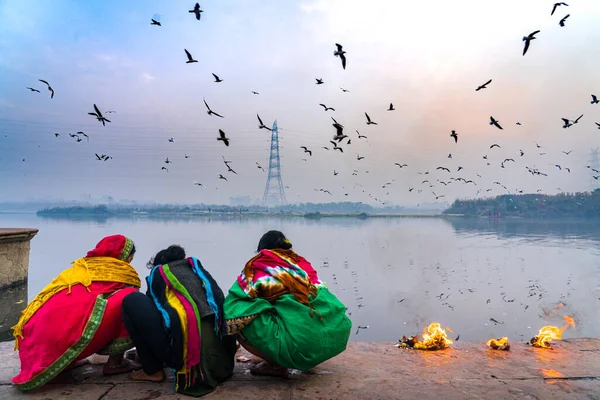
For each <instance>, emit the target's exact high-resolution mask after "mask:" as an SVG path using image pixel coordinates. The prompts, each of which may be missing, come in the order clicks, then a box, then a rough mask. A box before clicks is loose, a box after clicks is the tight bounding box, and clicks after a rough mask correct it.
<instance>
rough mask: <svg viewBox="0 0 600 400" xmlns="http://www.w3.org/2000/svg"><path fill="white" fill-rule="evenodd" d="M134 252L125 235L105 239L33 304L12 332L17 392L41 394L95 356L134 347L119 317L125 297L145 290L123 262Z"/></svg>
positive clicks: (25, 311) (136, 275) (120, 351)
mask: <svg viewBox="0 0 600 400" xmlns="http://www.w3.org/2000/svg"><path fill="white" fill-rule="evenodd" d="M132 249H133V242H132V241H131V240H130V239H128V238H126V237H125V236H122V235H114V236H109V237H106V238H104V239H102V240H101V241H100V242H99V243H98V245H97V246H96V248H95V249H94V250H92V251H90V252H88V254H87V255H86V257H84V258H80V259H78V260H75V261H74V262H73V266H72V267H71V268H68V269H66V270H64V271H63V272H62V273H61V274H60V275H58V276H57V277H56V278H55V279H54V280H53V281H52V282H51V283H50V284H49V285H48V286H46V287H45V288H44V289H42V291H41V292H40V293H39V294H38V295H37V296H36V297H35V298H34V299H33V300H32V301H31V302H30V303H29V305H28V306H27V308H26V309H25V310H24V311H23V313H22V315H21V318H20V319H19V322H18V323H17V325H15V326H14V327H13V330H14V332H13V336H14V337H15V349H16V350H19V358H20V359H21V372H20V373H19V374H18V375H17V376H15V377H14V378H13V379H12V381H13V383H15V384H16V385H17V387H18V388H19V389H21V390H23V391H27V390H32V389H37V388H39V387H41V386H43V385H44V384H46V383H47V382H49V381H50V380H52V379H53V378H54V377H56V376H57V375H58V374H59V373H60V372H62V371H63V370H64V369H65V368H66V367H68V366H69V365H70V364H71V363H73V362H75V361H78V360H81V359H84V358H87V357H89V356H91V355H92V354H96V353H98V354H106V355H114V354H121V353H123V352H124V351H125V350H127V349H130V348H131V347H133V344H132V342H131V340H130V339H129V337H128V336H129V335H128V334H127V331H126V329H125V326H124V325H123V321H122V317H121V302H122V300H123V298H124V297H125V296H126V295H127V294H129V293H132V292H134V291H137V290H138V289H139V287H140V286H141V282H140V278H139V276H138V274H137V272H136V271H135V269H134V268H133V267H132V266H131V265H130V264H128V263H126V262H125V261H124V260H126V259H127V258H128V257H129V256H130V254H131V252H132Z"/></svg>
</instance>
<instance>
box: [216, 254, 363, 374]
mask: <svg viewBox="0 0 600 400" xmlns="http://www.w3.org/2000/svg"><path fill="white" fill-rule="evenodd" d="M225 320H226V329H227V334H228V335H235V334H239V333H241V334H242V335H243V336H244V337H245V339H246V340H247V341H248V342H249V343H250V344H252V345H253V346H254V347H256V348H257V349H258V350H259V351H260V352H261V353H263V354H264V355H265V356H268V357H269V358H271V359H272V360H274V361H275V362H276V363H277V364H279V365H280V366H282V367H285V368H296V369H299V370H308V369H311V368H314V367H315V366H317V365H318V364H320V363H322V362H323V361H325V360H328V359H330V358H332V357H334V356H336V355H338V354H339V353H341V352H342V351H344V350H345V349H346V345H347V342H348V338H349V337H350V329H351V328H352V322H351V321H350V319H349V318H348V317H347V316H346V307H345V306H344V305H343V304H342V303H341V302H340V301H339V300H338V299H337V298H336V297H335V296H334V295H333V294H332V293H331V292H330V291H329V289H328V288H327V285H326V284H325V283H324V282H321V281H320V280H319V277H318V275H317V272H316V271H315V270H314V269H313V267H312V266H311V264H310V263H309V262H308V261H307V260H305V259H304V258H303V257H301V256H299V255H298V254H296V253H294V252H293V251H292V250H282V249H277V250H261V251H260V253H259V254H258V255H256V256H255V257H254V258H252V259H251V260H250V261H248V262H247V263H246V266H245V267H244V270H243V271H242V273H241V274H240V275H239V276H238V279H237V281H236V282H235V283H234V284H233V286H232V287H231V288H230V289H229V294H228V295H227V298H226V299H225Z"/></svg>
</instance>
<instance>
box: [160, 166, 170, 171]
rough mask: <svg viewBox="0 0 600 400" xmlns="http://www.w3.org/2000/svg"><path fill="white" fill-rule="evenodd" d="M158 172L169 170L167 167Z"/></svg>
mask: <svg viewBox="0 0 600 400" xmlns="http://www.w3.org/2000/svg"><path fill="white" fill-rule="evenodd" d="M160 170H161V171H167V172H169V169H168V168H167V167H162V168H161V169H160Z"/></svg>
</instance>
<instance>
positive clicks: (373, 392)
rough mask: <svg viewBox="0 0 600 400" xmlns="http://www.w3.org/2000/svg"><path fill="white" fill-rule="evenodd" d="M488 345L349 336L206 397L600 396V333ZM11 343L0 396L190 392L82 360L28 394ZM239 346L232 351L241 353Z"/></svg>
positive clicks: (145, 397) (242, 375)
mask: <svg viewBox="0 0 600 400" xmlns="http://www.w3.org/2000/svg"><path fill="white" fill-rule="evenodd" d="M511 345H512V348H511V350H510V351H508V352H505V351H494V350H490V349H488V348H487V347H486V346H485V345H484V344H482V343H475V342H456V343H455V344H454V345H453V348H452V349H448V350H443V351H438V352H423V351H416V350H405V349H398V348H395V347H393V343H351V344H350V345H349V346H348V350H347V351H346V352H344V353H343V354H341V355H339V356H338V357H336V358H334V359H332V360H329V361H327V362H325V363H323V364H322V365H320V366H318V367H317V368H315V369H314V370H312V371H309V372H303V373H301V372H297V371H294V372H295V373H292V374H291V376H290V378H288V379H281V378H266V377H255V376H252V375H251V374H250V372H249V367H250V363H237V365H236V370H235V374H234V376H233V377H232V378H231V379H230V380H229V381H227V382H225V383H224V384H223V385H221V386H220V387H219V388H218V389H217V390H216V391H215V392H214V393H212V394H210V395H208V396H206V397H205V398H206V399H260V400H269V399H311V400H318V399H323V400H324V399H369V400H376V399H420V400H421V399H422V400H427V399H432V400H434V399H435V400H440V399H444V400H453V399H485V400H490V399H540V400H541V399H543V400H550V399H570V400H571V399H587V400H594V399H596V400H600V339H585V338H584V339H570V340H564V341H559V342H555V344H554V347H555V348H554V349H553V350H548V349H536V348H532V347H529V346H527V345H526V344H524V343H517V342H513V343H511ZM12 346H13V343H11V342H8V343H2V344H0V399H2V400H3V399H31V400H49V399H70V400H79V399H92V400H95V399H107V400H109V399H110V400H121V399H123V400H151V399H169V400H170V399H189V397H186V396H182V395H178V394H176V393H174V392H173V389H172V382H165V383H161V384H153V383H136V382H131V381H129V380H127V376H126V375H120V376H116V377H115V376H112V377H104V376H102V374H101V371H100V367H99V366H90V365H88V366H82V367H79V368H77V369H74V370H72V371H71V372H68V373H65V374H64V375H62V376H60V377H59V378H57V382H56V383H51V384H48V385H46V386H45V387H43V388H41V389H39V390H37V391H34V392H30V393H26V394H24V393H21V392H19V391H18V390H17V389H16V388H15V387H14V386H12V385H11V382H10V380H11V378H12V377H13V376H14V375H16V374H17V372H18V370H19V359H18V356H17V353H16V352H13V350H12ZM243 354H246V355H248V354H247V353H244V352H242V351H240V352H238V356H240V355H243Z"/></svg>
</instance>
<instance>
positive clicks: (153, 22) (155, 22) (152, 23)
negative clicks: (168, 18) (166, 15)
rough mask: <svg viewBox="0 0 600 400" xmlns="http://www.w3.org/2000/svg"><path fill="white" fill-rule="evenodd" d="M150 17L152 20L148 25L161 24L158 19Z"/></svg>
mask: <svg viewBox="0 0 600 400" xmlns="http://www.w3.org/2000/svg"><path fill="white" fill-rule="evenodd" d="M151 19H152V22H150V25H157V26H162V25H161V24H160V22H158V21H157V20H155V19H154V18H151Z"/></svg>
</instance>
